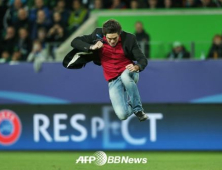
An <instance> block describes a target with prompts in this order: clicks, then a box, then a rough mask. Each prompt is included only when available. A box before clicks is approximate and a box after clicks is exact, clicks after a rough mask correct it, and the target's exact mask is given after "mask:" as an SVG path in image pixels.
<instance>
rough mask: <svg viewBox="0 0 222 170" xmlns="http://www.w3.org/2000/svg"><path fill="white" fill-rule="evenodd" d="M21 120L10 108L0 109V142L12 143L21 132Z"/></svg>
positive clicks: (4, 143)
mask: <svg viewBox="0 0 222 170" xmlns="http://www.w3.org/2000/svg"><path fill="white" fill-rule="evenodd" d="M21 129H22V126H21V121H20V119H19V117H18V116H17V115H16V113H15V112H13V111H11V110H1V111H0V144H2V145H12V144H13V143H15V142H16V141H17V140H18V138H19V137H20V134H21Z"/></svg>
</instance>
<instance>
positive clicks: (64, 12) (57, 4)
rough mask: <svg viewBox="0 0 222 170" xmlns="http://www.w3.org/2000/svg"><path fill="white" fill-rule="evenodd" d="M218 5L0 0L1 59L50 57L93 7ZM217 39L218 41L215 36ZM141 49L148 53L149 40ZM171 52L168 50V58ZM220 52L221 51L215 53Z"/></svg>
mask: <svg viewBox="0 0 222 170" xmlns="http://www.w3.org/2000/svg"><path fill="white" fill-rule="evenodd" d="M221 5H222V0H0V37H1V39H0V62H9V61H15V62H16V61H34V60H35V59H39V60H41V61H45V60H53V59H54V58H55V57H54V51H55V49H56V48H58V46H59V45H60V44H61V43H62V42H63V41H64V40H65V39H66V38H67V37H68V36H69V35H70V34H71V33H73V32H74V31H75V30H76V29H77V28H78V27H79V26H80V25H81V24H82V23H84V21H85V20H86V19H87V18H88V17H89V12H90V10H92V9H96V10H99V9H127V8H128V9H138V8H152V9H155V8H200V7H201V8H208V7H209V8H211V7H213V8H216V7H221ZM135 26H136V32H135V34H136V37H137V40H138V41H140V42H149V41H150V37H149V35H148V33H146V32H145V31H144V30H143V27H142V23H141V22H138V23H136V24H135ZM219 36H220V35H218V36H217V38H216V39H218V37H219ZM219 39H220V40H221V36H220V38H219ZM216 42H217V43H216V44H218V40H217V41H216ZM219 44H221V43H219ZM179 46H182V44H181V43H180V42H175V44H174V45H173V48H174V49H175V50H174V51H172V52H174V53H176V51H178V49H179V48H178V47H179ZM216 46H217V45H214V46H212V50H211V52H210V54H209V56H212V55H213V56H215V53H214V51H215V49H217V47H216ZM219 46H221V45H219ZM220 48H221V47H219V49H220ZM144 49H145V51H144V53H145V54H146V56H148V57H149V55H150V48H149V43H146V44H145V45H144ZM182 49H184V48H182ZM179 51H180V50H179ZM174 53H172V54H169V58H172V57H173V54H174ZM221 55H222V54H221V52H220V53H218V54H217V56H218V57H221ZM187 56H188V55H187V53H186V57H185V58H189V57H187ZM182 58H183V57H182Z"/></svg>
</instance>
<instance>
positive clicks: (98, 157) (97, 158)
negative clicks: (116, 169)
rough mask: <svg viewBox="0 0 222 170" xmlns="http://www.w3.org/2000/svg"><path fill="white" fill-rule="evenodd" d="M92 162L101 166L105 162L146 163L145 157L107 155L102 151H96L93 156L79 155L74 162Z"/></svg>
mask: <svg viewBox="0 0 222 170" xmlns="http://www.w3.org/2000/svg"><path fill="white" fill-rule="evenodd" d="M78 163H81V164H86V163H90V164H91V163H94V164H95V165H98V166H102V165H105V164H119V163H120V164H124V163H129V164H133V163H135V164H146V163H147V158H130V157H129V156H107V155H106V153H105V152H103V151H97V152H95V153H94V154H93V156H79V158H78V159H77V160H76V164H78Z"/></svg>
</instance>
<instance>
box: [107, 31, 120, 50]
mask: <svg viewBox="0 0 222 170" xmlns="http://www.w3.org/2000/svg"><path fill="white" fill-rule="evenodd" d="M106 39H107V42H108V43H109V45H110V46H112V47H115V46H116V44H117V42H118V41H119V34H117V33H111V34H106Z"/></svg>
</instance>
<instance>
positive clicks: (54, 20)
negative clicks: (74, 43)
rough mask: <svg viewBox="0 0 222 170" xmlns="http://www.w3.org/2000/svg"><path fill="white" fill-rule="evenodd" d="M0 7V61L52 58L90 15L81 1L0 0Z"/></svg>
mask: <svg viewBox="0 0 222 170" xmlns="http://www.w3.org/2000/svg"><path fill="white" fill-rule="evenodd" d="M0 7H1V9H0V15H1V16H0V18H1V21H0V24H1V25H0V26H1V27H0V34H1V41H0V55H1V56H0V59H1V60H0V61H1V62H8V61H27V60H28V61H33V60H35V59H36V58H38V59H41V60H53V59H54V53H53V51H54V50H55V49H56V48H57V47H58V46H59V45H60V44H61V43H62V42H63V41H64V40H65V39H66V38H67V37H68V36H69V35H70V34H71V33H73V32H74V31H75V30H76V29H77V28H78V27H79V26H80V25H81V24H82V23H83V22H84V21H85V20H86V19H87V18H88V16H89V10H88V9H87V8H86V6H84V4H83V3H82V1H80V0H8V1H4V0H0ZM46 51H47V52H48V51H49V55H47V52H46Z"/></svg>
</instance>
